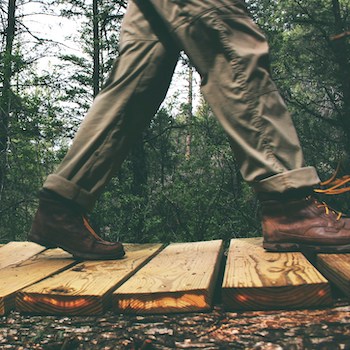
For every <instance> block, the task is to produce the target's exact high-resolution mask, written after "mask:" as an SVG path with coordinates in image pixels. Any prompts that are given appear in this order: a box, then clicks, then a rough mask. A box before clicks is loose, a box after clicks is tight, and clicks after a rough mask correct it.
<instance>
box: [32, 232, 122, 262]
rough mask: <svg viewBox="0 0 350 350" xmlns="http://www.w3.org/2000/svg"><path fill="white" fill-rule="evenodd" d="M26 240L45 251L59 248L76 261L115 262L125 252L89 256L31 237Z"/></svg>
mask: <svg viewBox="0 0 350 350" xmlns="http://www.w3.org/2000/svg"><path fill="white" fill-rule="evenodd" d="M28 239H29V240H30V241H31V242H34V243H37V244H39V245H41V246H43V247H45V248H47V249H53V248H61V249H63V250H64V251H66V252H68V253H69V254H72V255H73V258H74V259H76V260H116V259H121V258H122V257H123V256H124V255H125V252H124V251H122V252H120V253H119V254H116V255H113V256H105V255H101V254H90V253H77V252H74V251H72V250H71V249H70V248H67V247H65V246H64V245H62V244H61V245H58V244H56V245H53V244H52V243H48V242H46V241H43V240H41V239H38V238H36V237H33V236H29V237H28Z"/></svg>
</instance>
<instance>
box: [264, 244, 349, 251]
mask: <svg viewBox="0 0 350 350" xmlns="http://www.w3.org/2000/svg"><path fill="white" fill-rule="evenodd" d="M263 247H264V249H265V250H267V251H269V252H304V251H308V252H313V253H350V244H345V245H335V246H332V245H315V244H303V243H268V242H264V243H263Z"/></svg>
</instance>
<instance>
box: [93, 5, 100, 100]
mask: <svg viewBox="0 0 350 350" xmlns="http://www.w3.org/2000/svg"><path fill="white" fill-rule="evenodd" d="M92 13H93V14H92V18H93V32H94V34H93V36H94V53H93V60H94V68H93V73H92V82H93V89H94V97H95V96H96V95H97V94H98V93H99V91H100V30H99V11H98V0H93V2H92Z"/></svg>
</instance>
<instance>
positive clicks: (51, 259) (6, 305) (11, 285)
mask: <svg viewBox="0 0 350 350" xmlns="http://www.w3.org/2000/svg"><path fill="white" fill-rule="evenodd" d="M74 263H75V260H73V259H71V255H70V254H68V253H66V252H64V251H63V250H61V249H49V250H47V251H45V252H43V253H41V254H38V255H35V256H34V257H32V258H31V259H28V260H26V261H24V262H22V263H20V264H17V265H11V266H8V267H5V268H3V269H1V270H0V315H3V314H5V313H7V312H8V311H10V310H12V309H13V308H14V306H15V294H16V292H17V291H18V290H20V289H22V288H24V287H27V286H29V285H31V284H33V283H35V282H38V281H40V280H42V279H43V278H45V277H47V276H50V275H52V274H53V273H56V272H59V271H61V270H63V269H65V268H67V267H68V266H70V265H72V264H74Z"/></svg>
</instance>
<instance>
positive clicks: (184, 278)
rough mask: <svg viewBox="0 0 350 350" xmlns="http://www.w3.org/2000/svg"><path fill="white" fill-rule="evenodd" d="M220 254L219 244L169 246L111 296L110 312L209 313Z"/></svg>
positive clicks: (211, 242) (220, 246) (221, 249)
mask: <svg viewBox="0 0 350 350" xmlns="http://www.w3.org/2000/svg"><path fill="white" fill-rule="evenodd" d="M222 253H223V242H222V241H221V240H217V241H209V242H196V243H177V244H171V245H170V246H168V247H167V248H165V249H164V250H163V251H162V252H161V253H160V254H159V255H157V256H156V257H155V258H154V259H152V260H151V261H150V262H149V263H148V264H147V265H146V266H145V267H143V268H142V269H141V270H140V271H139V272H137V273H136V274H135V275H134V276H133V277H132V278H130V279H129V280H128V281H127V282H125V283H124V284H123V285H122V286H121V287H120V288H118V289H117V290H116V291H115V292H114V293H113V304H112V306H113V309H114V310H115V311H116V312H123V313H139V314H147V313H170V312H190V311H203V310H208V309H210V308H211V306H212V305H211V303H212V297H213V292H214V287H215V283H216V279H217V275H218V271H219V268H220V261H221V257H222Z"/></svg>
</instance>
